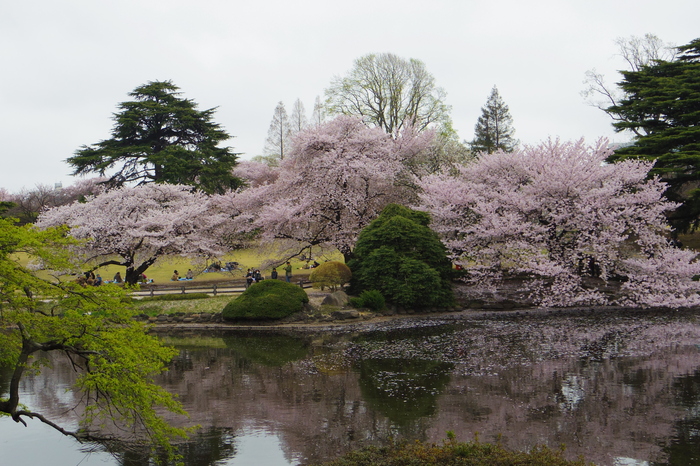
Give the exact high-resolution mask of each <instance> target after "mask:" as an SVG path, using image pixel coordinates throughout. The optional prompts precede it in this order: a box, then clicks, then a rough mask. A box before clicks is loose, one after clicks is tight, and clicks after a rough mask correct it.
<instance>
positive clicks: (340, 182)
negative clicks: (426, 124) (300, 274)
mask: <svg viewBox="0 0 700 466" xmlns="http://www.w3.org/2000/svg"><path fill="white" fill-rule="evenodd" d="M431 138H432V133H430V132H423V133H420V134H419V133H416V132H407V133H406V134H405V135H403V136H399V137H398V138H397V139H393V138H392V137H390V136H389V135H388V134H386V133H385V132H384V131H382V130H381V129H379V128H369V127H367V126H366V125H365V124H363V123H362V121H361V120H360V119H359V118H356V117H350V116H339V117H337V118H336V119H334V120H331V121H329V122H327V123H323V124H321V125H319V126H314V127H310V128H308V129H306V130H305V131H302V132H300V133H299V134H298V135H297V136H296V137H295V138H294V142H293V144H292V147H291V150H290V152H289V155H288V157H285V158H284V160H282V161H281V163H280V166H279V172H278V178H277V179H276V180H275V181H274V182H272V183H267V184H265V183H258V182H257V181H254V182H252V183H251V187H250V188H248V189H245V190H242V191H238V192H236V193H233V194H231V195H228V196H227V195H224V196H220V197H218V201H217V202H218V203H219V206H220V208H221V210H222V211H225V212H228V213H229V214H232V215H234V216H235V219H234V222H233V224H232V225H233V227H234V229H235V230H236V231H238V232H239V233H240V232H243V233H245V232H259V234H260V239H261V240H262V242H263V244H269V243H271V242H272V240H276V242H277V244H283V245H284V246H285V247H287V251H286V252H285V254H288V257H291V256H293V255H295V254H299V253H301V252H302V251H303V250H304V249H305V248H308V247H310V246H317V245H319V246H330V247H334V248H337V249H338V250H340V252H342V253H343V255H344V256H345V257H346V259H347V258H349V257H350V255H351V254H352V250H353V247H354V245H355V241H356V239H357V235H358V234H359V232H360V230H362V228H364V227H365V226H366V225H367V224H368V223H369V222H370V221H371V220H373V219H374V218H375V217H376V216H377V215H378V213H379V212H380V211H381V210H382V208H384V206H386V205H387V204H389V203H391V202H401V201H402V200H405V199H406V198H407V193H406V190H407V188H405V187H402V186H399V185H398V184H397V183H396V178H397V175H398V174H399V173H401V172H402V170H403V169H404V165H403V162H404V161H405V160H407V159H409V158H411V157H413V156H415V155H416V154H417V153H418V152H420V151H421V150H424V149H425V148H426V147H428V145H429V144H430V141H431ZM240 176H244V177H245V174H244V173H241V175H240ZM255 176H257V175H255ZM255 176H254V178H255ZM280 240H282V241H280ZM285 240H286V241H285ZM293 248H296V249H293ZM295 251H296V252H295Z"/></svg>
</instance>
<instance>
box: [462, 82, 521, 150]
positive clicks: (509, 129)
mask: <svg viewBox="0 0 700 466" xmlns="http://www.w3.org/2000/svg"><path fill="white" fill-rule="evenodd" d="M514 133H515V129H514V128H513V117H511V116H510V110H509V109H508V106H507V105H506V104H505V103H504V102H503V99H501V95H500V94H499V93H498V88H497V87H496V86H493V89H491V94H490V95H489V98H488V100H487V101H486V105H485V106H483V107H481V116H480V117H479V120H477V122H476V126H475V127H474V140H473V141H472V143H471V149H472V152H475V153H479V152H486V153H488V154H490V153H492V152H495V151H497V150H503V151H505V152H512V151H513V150H514V149H515V146H516V145H517V144H518V141H517V140H515V139H514V138H513V134H514Z"/></svg>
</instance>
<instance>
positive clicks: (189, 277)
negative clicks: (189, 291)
mask: <svg viewBox="0 0 700 466" xmlns="http://www.w3.org/2000/svg"><path fill="white" fill-rule="evenodd" d="M185 278H186V279H188V280H193V279H194V272H193V271H192V269H187V274H185Z"/></svg>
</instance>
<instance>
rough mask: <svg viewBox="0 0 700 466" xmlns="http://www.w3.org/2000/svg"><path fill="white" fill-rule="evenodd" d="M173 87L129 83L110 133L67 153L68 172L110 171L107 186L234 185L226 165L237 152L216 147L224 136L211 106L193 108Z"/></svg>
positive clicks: (213, 187)
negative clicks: (132, 86)
mask: <svg viewBox="0 0 700 466" xmlns="http://www.w3.org/2000/svg"><path fill="white" fill-rule="evenodd" d="M178 90H179V88H178V87H177V86H176V85H174V84H173V83H172V82H171V81H152V82H149V83H147V84H145V85H143V86H139V87H137V88H136V89H134V91H133V92H131V93H130V94H129V95H130V96H131V97H133V99H134V100H133V101H130V102H123V103H121V104H119V109H120V112H119V113H116V114H115V115H114V121H115V125H114V129H113V130H112V137H111V138H110V139H107V140H104V141H100V142H99V143H97V144H94V145H92V146H83V147H82V148H80V149H79V150H78V151H76V152H75V155H74V156H73V157H70V158H68V160H67V162H68V164H70V165H71V166H72V167H73V170H74V171H73V175H85V174H89V173H97V174H99V175H100V176H110V175H109V174H108V173H113V174H111V176H110V177H109V180H108V181H107V182H106V184H107V185H109V186H111V187H119V186H123V185H128V184H130V183H138V184H144V183H149V182H155V183H174V184H178V183H179V184H187V185H192V186H195V187H197V188H198V189H201V190H203V191H207V192H210V193H211V192H225V191H227V190H229V189H233V188H236V187H238V186H239V184H240V180H239V179H238V178H236V177H234V176H233V175H232V170H233V168H234V167H235V166H236V163H237V157H238V155H239V154H236V153H233V152H232V151H231V149H230V148H229V147H219V143H221V142H224V141H226V140H227V139H229V138H230V136H229V135H228V133H226V131H224V130H223V129H221V127H220V126H219V125H218V124H216V123H213V122H212V121H211V120H212V116H213V115H214V111H215V109H214V108H212V109H209V110H202V111H200V110H197V104H196V103H195V102H193V101H192V100H189V99H183V98H181V97H180V92H178ZM113 170H116V172H113Z"/></svg>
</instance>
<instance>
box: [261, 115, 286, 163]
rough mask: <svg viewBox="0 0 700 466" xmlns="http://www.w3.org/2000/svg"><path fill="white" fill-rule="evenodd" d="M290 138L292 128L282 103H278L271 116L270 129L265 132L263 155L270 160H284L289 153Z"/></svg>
mask: <svg viewBox="0 0 700 466" xmlns="http://www.w3.org/2000/svg"><path fill="white" fill-rule="evenodd" d="M291 137H292V128H291V126H290V122H289V117H288V116H287V110H286V109H285V108H284V102H279V103H278V104H277V107H275V112H274V114H273V115H272V122H271V123H270V129H268V130H267V139H266V140H265V155H266V156H267V157H268V158H272V159H280V160H282V159H284V156H285V155H286V154H287V152H288V151H289V142H290V139H291Z"/></svg>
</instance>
